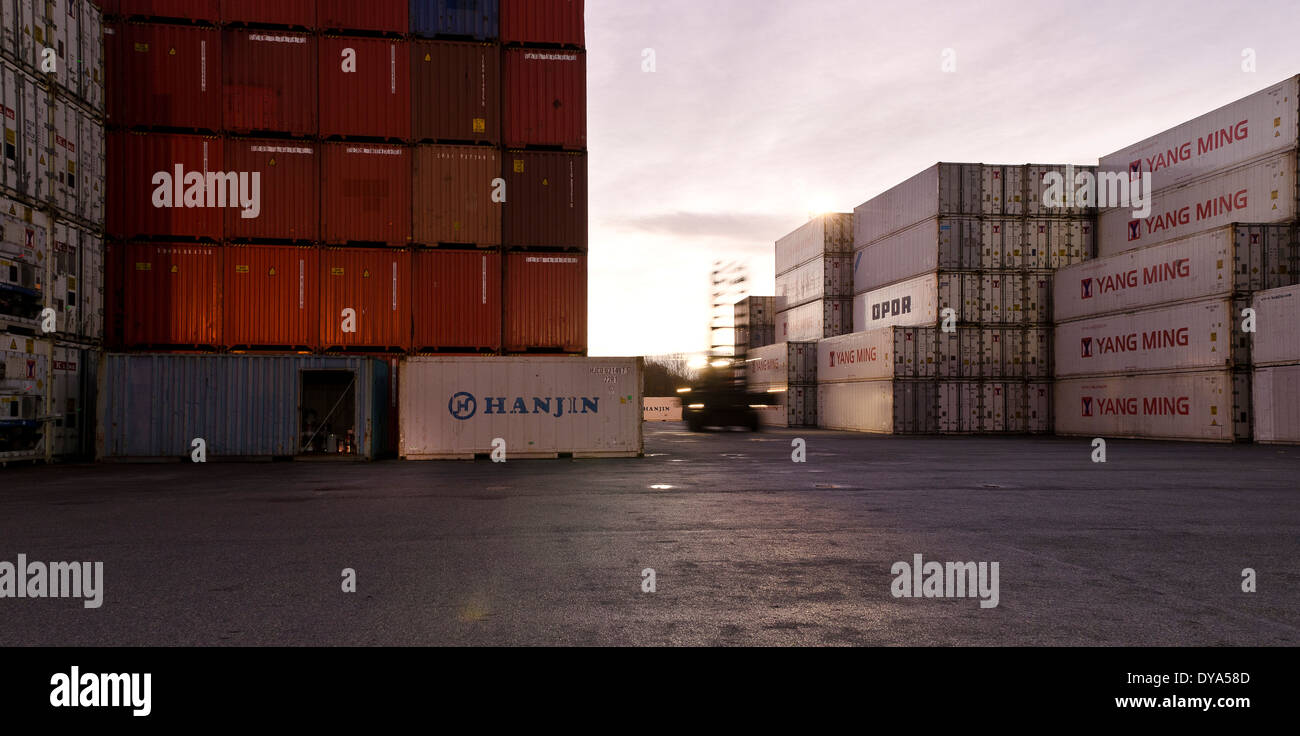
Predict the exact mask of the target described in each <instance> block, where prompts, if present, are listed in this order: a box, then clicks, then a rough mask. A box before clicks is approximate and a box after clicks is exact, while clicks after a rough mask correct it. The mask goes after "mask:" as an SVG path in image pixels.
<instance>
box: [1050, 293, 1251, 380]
mask: <svg viewBox="0 0 1300 736" xmlns="http://www.w3.org/2000/svg"><path fill="white" fill-rule="evenodd" d="M1234 319H1235V317H1234V314H1233V305H1232V300H1231V299H1209V300H1207V301H1200V302H1188V303H1184V304H1179V305H1176V306H1172V307H1159V308H1154V309H1144V310H1141V311H1136V312H1121V313H1119V314H1112V315H1109V316H1106V317H1098V318H1093V319H1085V320H1078V321H1075V322H1067V323H1064V324H1060V325H1057V326H1056V375H1057V376H1060V377H1063V376H1097V375H1131V374H1137V373H1172V372H1175V371H1189V370H1201V371H1205V370H1216V369H1217V370H1228V369H1233V368H1249V366H1250V338H1249V336H1248V335H1245V334H1242V333H1241V332H1240V330H1239V329H1238V327H1237V325H1236V324H1235V322H1234Z"/></svg>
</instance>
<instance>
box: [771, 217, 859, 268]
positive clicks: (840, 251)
mask: <svg viewBox="0 0 1300 736" xmlns="http://www.w3.org/2000/svg"><path fill="white" fill-rule="evenodd" d="M852 252H853V215H852V213H847V212H833V213H829V214H825V215H820V216H818V217H814V218H813V219H811V220H809V221H808V222H807V223H805V224H804V225H802V226H800V227H799V229H797V230H795V231H794V232H792V233H790V234H789V235H786V236H785V237H783V238H781V239H780V240H778V241H776V272H777V273H785V272H787V271H789V270H790V269H792V268H794V267H796V266H799V265H802V264H804V263H807V262H808V261H811V260H813V259H814V258H819V257H821V256H823V255H849V254H851V253H852Z"/></svg>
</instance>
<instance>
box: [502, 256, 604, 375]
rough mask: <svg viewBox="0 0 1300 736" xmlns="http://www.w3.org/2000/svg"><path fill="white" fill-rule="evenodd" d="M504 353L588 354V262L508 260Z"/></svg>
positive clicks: (544, 258) (547, 258)
mask: <svg viewBox="0 0 1300 736" xmlns="http://www.w3.org/2000/svg"><path fill="white" fill-rule="evenodd" d="M505 331H506V334H505V338H506V345H505V349H506V350H507V351H509V352H525V351H541V352H545V351H550V352H565V353H585V352H586V350H587V256H586V255H580V254H576V253H510V254H508V255H507V257H506V303H505Z"/></svg>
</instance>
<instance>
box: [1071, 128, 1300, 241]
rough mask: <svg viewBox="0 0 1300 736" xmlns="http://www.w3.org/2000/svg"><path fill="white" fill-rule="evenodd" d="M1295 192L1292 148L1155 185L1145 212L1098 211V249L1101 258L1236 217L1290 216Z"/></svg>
mask: <svg viewBox="0 0 1300 736" xmlns="http://www.w3.org/2000/svg"><path fill="white" fill-rule="evenodd" d="M1297 196H1298V194H1297V189H1296V151H1294V150H1293V151H1287V152H1285V153H1281V154H1278V155H1275V156H1270V157H1268V158H1265V159H1262V160H1258V161H1255V162H1252V163H1248V164H1245V165H1242V166H1239V167H1237V168H1235V169H1230V170H1227V171H1223V172H1220V173H1216V174H1214V175H1212V176H1209V177H1206V178H1203V179H1198V180H1195V181H1192V182H1190V183H1188V184H1184V185H1182V186H1178V187H1171V188H1166V189H1163V190H1159V191H1157V192H1155V194H1154V195H1152V197H1151V200H1150V206H1151V212H1150V214H1149V215H1147V216H1146V217H1142V218H1137V217H1135V216H1134V215H1133V208H1120V209H1111V210H1105V211H1103V212H1101V214H1100V215H1099V217H1098V223H1099V224H1098V241H1097V250H1098V254H1099V255H1100V256H1101V257H1103V258H1104V257H1107V256H1112V255H1115V254H1117V253H1124V252H1126V251H1130V250H1133V249H1135V248H1143V247H1146V246H1150V245H1156V244H1158V243H1164V242H1167V241H1170V240H1176V239H1178V238H1182V237H1186V236H1188V235H1194V234H1196V233H1200V232H1204V231H1206V230H1212V229H1214V228H1220V227H1224V226H1227V225H1229V224H1231V223H1234V222H1251V223H1281V222H1292V221H1294V220H1295V219H1296V216H1297V211H1298V210H1297Z"/></svg>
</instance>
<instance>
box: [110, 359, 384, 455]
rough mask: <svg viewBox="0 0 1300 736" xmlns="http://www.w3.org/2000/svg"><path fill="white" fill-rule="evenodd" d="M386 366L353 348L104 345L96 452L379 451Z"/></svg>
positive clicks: (174, 453)
mask: <svg viewBox="0 0 1300 736" xmlns="http://www.w3.org/2000/svg"><path fill="white" fill-rule="evenodd" d="M388 374H389V367H388V365H387V364H386V363H385V362H383V361H380V360H375V359H372V358H362V357H327V356H298V355H278V356H253V355H156V354H137V355H125V354H109V355H106V356H104V358H103V363H102V365H101V367H100V370H99V391H98V396H99V407H98V428H97V430H96V433H95V447H96V455H97V457H98V458H99V459H101V460H124V459H139V460H147V459H165V458H177V459H186V460H191V459H193V457H194V454H193V453H195V452H196V443H195V440H203V442H204V444H205V446H206V455H207V457H206V459H207V461H209V462H211V461H217V460H236V459H238V460H248V459H271V458H275V457H294V456H298V457H324V456H341V457H347V458H351V459H366V460H371V459H374V458H375V457H376V456H377V455H379V454H382V453H384V452H387V451H388V450H389V449H390V447H391V445H390V442H391V439H390V437H389V436H388V435H389V431H388V427H389V423H388V414H387V411H388V407H389V393H388V392H389V375H388Z"/></svg>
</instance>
